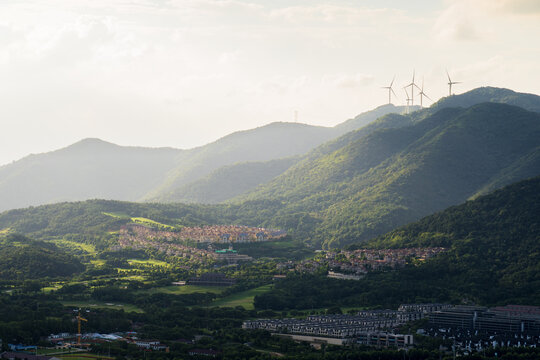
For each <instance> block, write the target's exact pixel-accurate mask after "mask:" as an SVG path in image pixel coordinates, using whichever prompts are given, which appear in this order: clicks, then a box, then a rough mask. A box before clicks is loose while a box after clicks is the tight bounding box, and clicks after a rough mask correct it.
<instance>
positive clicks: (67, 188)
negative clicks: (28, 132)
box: [0, 139, 182, 210]
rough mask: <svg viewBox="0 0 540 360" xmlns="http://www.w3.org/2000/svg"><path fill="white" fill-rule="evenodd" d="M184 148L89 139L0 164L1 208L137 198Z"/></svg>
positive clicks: (160, 178) (171, 164)
mask: <svg viewBox="0 0 540 360" xmlns="http://www.w3.org/2000/svg"><path fill="white" fill-rule="evenodd" d="M181 153H182V151H181V150H176V149H170V148H158V149H150V148H140V147H123V146H118V145H114V144H111V143H108V142H105V141H102V140H98V139H85V140H82V141H80V142H78V143H75V144H73V145H71V146H68V147H66V148H63V149H60V150H57V151H53V152H49V153H45V154H39V155H30V156H27V157H25V158H23V159H21V160H19V161H16V162H13V163H11V164H8V165H4V166H2V167H0V210H6V209H13V208H20V207H25V206H31V205H39V204H44V203H53V202H60V201H75V200H84V199H91V198H96V197H99V198H105V199H119V200H135V199H138V198H140V197H142V196H143V195H144V194H145V193H146V192H147V191H148V189H151V188H153V187H155V186H157V185H158V184H159V183H160V182H161V181H162V179H163V177H164V176H165V174H166V173H167V171H169V170H170V169H171V168H173V167H174V166H175V164H176V159H177V157H178V156H179V155H180V154H181Z"/></svg>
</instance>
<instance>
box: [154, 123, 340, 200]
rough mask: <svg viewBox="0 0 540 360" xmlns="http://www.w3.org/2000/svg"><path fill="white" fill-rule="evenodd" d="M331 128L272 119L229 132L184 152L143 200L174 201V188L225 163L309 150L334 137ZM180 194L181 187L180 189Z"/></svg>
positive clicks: (288, 154)
mask: <svg viewBox="0 0 540 360" xmlns="http://www.w3.org/2000/svg"><path fill="white" fill-rule="evenodd" d="M333 134H334V131H333V130H332V128H327V127H322V126H311V125H306V124H298V123H272V124H269V125H265V126H262V127H258V128H255V129H251V130H246V131H238V132H235V133H233V134H230V135H227V136H225V137H223V138H221V139H219V140H217V141H215V142H213V143H211V144H208V145H205V146H202V147H199V148H195V149H191V150H189V151H188V152H186V153H184V154H182V155H183V156H182V157H181V158H180V159H179V161H178V163H177V166H176V167H175V168H174V169H172V170H171V171H170V172H169V173H168V174H167V176H166V177H165V178H164V180H163V181H162V183H161V184H160V185H159V186H157V187H156V188H154V189H153V190H152V191H150V192H149V193H148V194H146V195H145V196H144V200H151V201H159V202H175V201H179V200H181V198H179V197H177V195H176V194H177V193H176V192H175V190H176V189H177V188H180V187H182V186H185V185H187V184H189V183H192V182H194V181H196V180H198V179H200V178H202V177H204V176H207V175H209V174H210V173H211V172H212V171H214V170H217V169H218V168H220V167H222V166H227V165H232V164H235V163H238V162H247V161H269V160H274V159H281V158H285V157H291V156H297V155H302V154H304V153H306V152H307V151H309V150H311V149H312V148H314V147H315V146H317V145H319V144H321V143H323V142H325V141H327V140H329V139H331V138H332V137H333V136H334V135H333ZM178 194H181V191H180V192H178Z"/></svg>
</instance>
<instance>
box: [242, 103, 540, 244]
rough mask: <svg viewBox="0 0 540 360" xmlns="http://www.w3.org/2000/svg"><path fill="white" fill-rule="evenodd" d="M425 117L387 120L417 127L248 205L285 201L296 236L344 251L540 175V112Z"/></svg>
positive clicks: (300, 170)
mask: <svg viewBox="0 0 540 360" xmlns="http://www.w3.org/2000/svg"><path fill="white" fill-rule="evenodd" d="M415 114H416V113H415ZM415 114H412V115H411V116H399V115H388V116H387V117H386V118H382V119H380V120H379V121H389V119H390V120H393V121H394V122H395V123H399V122H401V123H404V124H407V125H408V126H407V125H405V126H403V127H398V128H391V129H388V128H387V129H382V130H378V131H375V132H372V133H370V134H368V135H366V136H363V137H358V138H354V137H352V138H350V139H349V140H350V141H349V142H342V144H343V146H342V147H337V149H335V150H334V148H332V149H331V150H333V151H328V152H325V151H321V152H320V156H314V157H313V158H311V159H308V160H306V161H303V162H300V163H299V164H297V165H295V166H293V167H292V168H291V169H289V170H288V171H286V172H285V173H283V174H282V175H280V176H278V177H277V178H276V179H274V180H272V181H271V182H269V183H268V184H267V185H264V186H262V187H260V188H258V189H256V190H255V191H253V192H252V193H250V194H248V195H246V196H243V197H241V199H242V201H246V200H247V201H250V202H253V203H256V202H260V201H264V200H271V199H272V200H274V201H278V202H281V204H282V206H281V207H280V208H279V209H278V210H277V211H276V213H275V216H274V219H276V222H277V224H276V225H279V223H280V221H281V222H282V223H283V221H285V219H290V218H291V217H292V218H296V219H297V220H296V221H292V220H287V222H288V224H289V226H296V228H290V229H289V230H292V231H296V232H297V233H307V231H308V228H310V227H311V228H313V227H315V228H316V229H317V235H316V236H315V239H316V240H317V241H319V242H322V243H323V244H324V245H325V246H328V247H340V246H343V245H345V244H348V243H351V242H354V241H359V240H360V241H362V240H363V241H365V240H368V239H370V238H372V237H374V236H377V235H380V234H382V233H384V232H386V231H389V230H391V229H393V228H395V227H397V226H400V225H403V224H406V223H408V222H411V221H414V220H417V219H419V218H421V217H422V216H425V215H428V214H430V213H432V212H434V211H438V210H441V209H444V208H446V207H448V206H451V205H454V204H457V203H460V202H463V201H465V200H467V199H468V198H470V197H474V196H477V195H479V194H482V193H485V192H486V191H489V190H491V189H493V188H495V187H500V186H503V185H506V184H508V183H510V182H513V181H517V180H520V179H523V178H524V177H530V176H534V175H538V174H540V167H538V165H539V164H540V114H538V113H534V112H529V111H526V110H523V109H521V108H518V107H515V106H509V105H504V104H497V103H483V104H478V105H475V106H472V107H470V108H467V109H461V108H445V109H442V110H440V111H438V112H436V113H435V114H432V115H429V114H428V116H427V117H426V118H425V119H423V120H419V121H415V116H417V114H416V115H415ZM360 131H362V130H359V131H357V132H356V133H359V132H360ZM354 134H355V132H353V133H350V134H347V135H345V136H347V137H351V136H352V135H354ZM338 140H339V139H338ZM338 140H335V141H334V143H336V142H339V141H338ZM340 144H341V143H340ZM324 146H327V144H325V145H324ZM314 151H316V150H314ZM301 214H302V215H301ZM306 214H311V215H310V217H309V218H306ZM299 218H302V221H300V220H298V219H299ZM303 224H305V225H303Z"/></svg>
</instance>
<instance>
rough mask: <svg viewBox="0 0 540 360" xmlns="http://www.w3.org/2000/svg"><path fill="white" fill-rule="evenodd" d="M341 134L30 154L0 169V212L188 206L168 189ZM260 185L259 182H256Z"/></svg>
mask: <svg viewBox="0 0 540 360" xmlns="http://www.w3.org/2000/svg"><path fill="white" fill-rule="evenodd" d="M374 111H375V112H376V114H381V113H385V112H392V111H401V108H399V107H393V106H385V107H382V109H375V110H374ZM372 118H373V116H372V115H370V112H367V113H364V114H361V115H359V116H358V117H356V118H355V119H351V120H350V121H349V122H348V124H347V126H346V127H347V128H351V127H354V126H357V125H359V124H360V122H361V123H365V122H367V121H369V120H370V119H372ZM355 124H356V125H355ZM343 131H346V130H345V129H341V130H336V129H334V128H325V127H320V126H311V125H305V124H291V123H273V124H269V125H266V126H263V127H260V128H256V129H251V130H247V131H239V132H236V133H233V134H230V135H228V136H225V137H223V138H221V139H219V140H217V141H215V142H213V143H210V144H207V145H205V146H201V147H198V148H194V149H190V150H177V149H172V148H160V149H151V148H142V147H122V146H118V145H114V144H111V143H107V142H104V141H101V140H99V139H86V140H83V141H80V142H78V143H75V144H73V145H71V146H68V147H66V148H64V149H60V150H57V151H52V152H49V153H44V154H38V155H30V156H27V157H25V158H23V159H21V160H19V161H16V162H13V163H11V164H8V165H4V166H1V167H0V211H2V210H7V209H13V208H21V207H25V206H35V205H40V204H47V203H54V202H59V201H77V200H84V199H92V198H105V199H116V200H130V201H138V200H141V199H158V200H160V201H166V202H172V201H179V200H189V201H192V200H196V199H195V198H190V199H186V198H184V196H183V190H182V189H179V190H178V194H176V193H175V189H177V188H180V187H182V186H187V185H188V184H190V183H192V182H194V181H197V180H198V179H201V178H202V177H205V176H208V175H209V174H210V173H211V172H212V171H214V170H217V169H219V168H220V167H222V166H228V165H232V164H236V163H239V162H246V161H268V160H275V159H281V158H285V157H291V156H297V155H303V154H305V153H306V152H307V151H309V150H311V149H312V148H313V147H315V146H318V145H320V144H321V143H323V142H325V141H327V140H329V139H331V138H333V137H335V136H337V135H339V134H341V133H342V132H343ZM283 164H284V163H283ZM291 164H292V163H291ZM278 173H279V172H278ZM267 174H269V173H267ZM272 174H277V173H273V172H272ZM253 180H254V179H251V183H252V182H253ZM267 180H268V178H267V177H261V181H262V182H265V181H267ZM254 185H258V184H254ZM250 186H251V185H250ZM248 188H249V187H248ZM240 189H241V188H239V189H235V190H234V194H235V195H236V194H238V193H240ZM218 198H219V199H220V200H221V199H222V197H220V196H218ZM210 200H211V199H210ZM211 201H213V202H215V200H211Z"/></svg>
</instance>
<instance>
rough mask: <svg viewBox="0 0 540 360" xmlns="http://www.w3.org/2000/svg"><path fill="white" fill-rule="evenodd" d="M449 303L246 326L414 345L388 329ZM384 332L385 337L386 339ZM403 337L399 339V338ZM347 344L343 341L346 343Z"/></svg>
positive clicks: (251, 322) (260, 321)
mask: <svg viewBox="0 0 540 360" xmlns="http://www.w3.org/2000/svg"><path fill="white" fill-rule="evenodd" d="M448 307H449V305H447V304H404V305H401V306H400V308H399V309H398V310H366V311H360V312H358V313H356V314H355V315H311V316H308V317H307V318H305V319H296V318H285V319H258V320H249V321H245V322H244V323H243V324H242V328H244V329H263V330H267V331H270V332H272V333H280V334H297V335H304V336H309V337H316V338H319V337H322V338H325V337H328V338H335V339H349V341H352V342H355V341H356V342H361V343H365V344H367V343H371V342H372V341H373V339H378V340H377V342H378V344H379V345H381V344H382V343H383V342H384V343H385V344H402V345H407V344H409V345H412V337H411V338H406V337H403V336H402V335H400V336H398V337H396V334H393V335H392V336H390V335H391V334H392V333H391V332H387V331H392V330H393V329H395V328H396V327H398V326H400V325H402V324H404V323H406V322H408V321H411V320H417V319H421V318H424V317H426V316H427V315H428V314H430V313H432V312H434V311H439V310H443V309H446V308H448ZM382 334H385V335H384V336H385V339H386V340H384V341H382V340H381V339H382ZM398 339H399V340H398ZM342 343H343V342H342Z"/></svg>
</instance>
